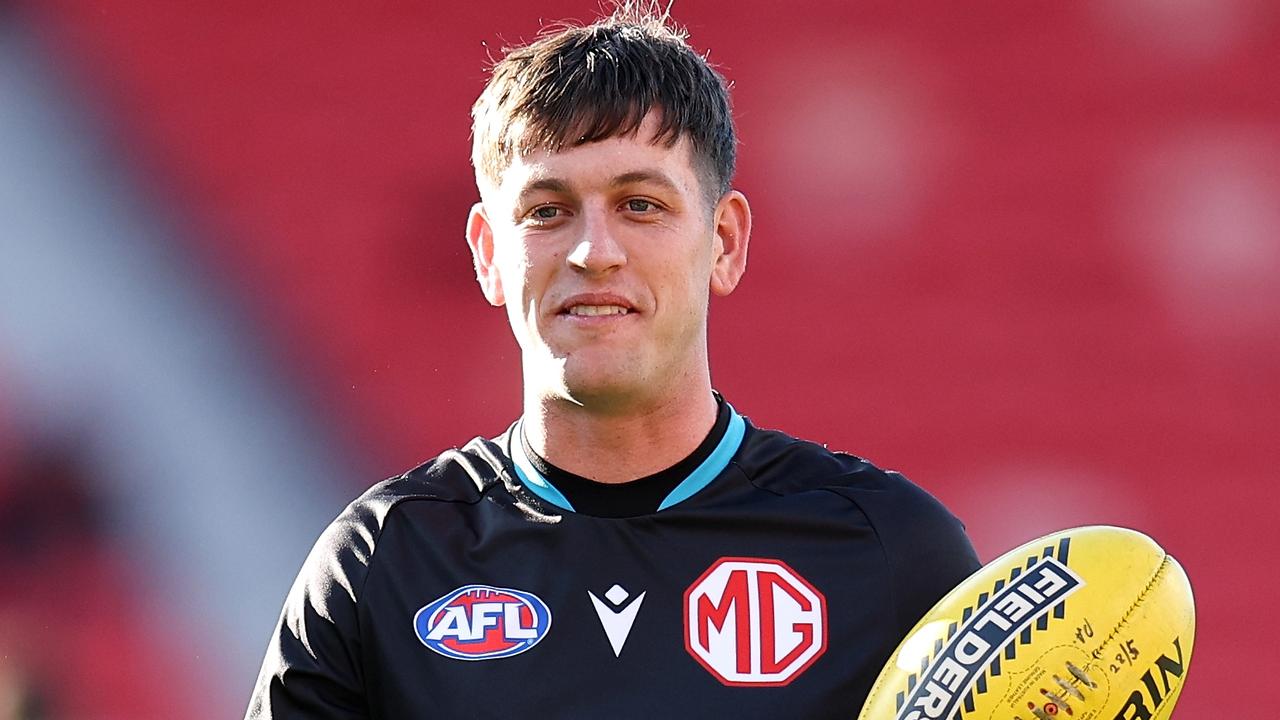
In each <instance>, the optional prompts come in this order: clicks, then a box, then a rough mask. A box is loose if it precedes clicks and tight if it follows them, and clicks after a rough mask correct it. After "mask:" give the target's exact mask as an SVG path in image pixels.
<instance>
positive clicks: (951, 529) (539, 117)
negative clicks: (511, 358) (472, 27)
mask: <svg viewBox="0 0 1280 720" xmlns="http://www.w3.org/2000/svg"><path fill="white" fill-rule="evenodd" d="M474 118H475V124H474V151H473V161H474V164H475V167H476V179H477V184H478V185H479V189H480V195H481V198H482V200H481V202H480V203H478V204H476V206H475V207H474V208H472V210H471V215H470V219H469V221H468V225H467V238H468V242H469V243H470V246H471V249H472V252H473V254H474V258H475V267H476V274H477V277H478V279H479V282H480V285H481V288H482V289H483V291H484V295H485V297H486V298H487V299H488V300H489V302H490V303H492V304H494V305H500V306H505V307H506V308H507V314H508V318H509V320H510V322H511V327H512V330H513V332H514V334H515V336H516V339H517V340H518V341H519V344H520V347H521V351H522V360H523V374H524V414H523V416H522V417H521V418H520V419H519V420H518V421H517V422H516V423H515V424H514V425H513V426H512V427H511V428H510V429H509V430H508V431H507V432H506V433H505V434H503V435H502V436H500V437H498V438H495V439H493V440H486V439H480V438H477V439H476V440H473V441H472V442H471V443H469V444H468V445H467V446H466V447H464V448H462V449H461V450H452V451H449V452H446V453H444V454H443V455H441V456H440V457H438V458H436V459H434V460H432V461H431V462H428V463H427V464H425V465H423V466H421V467H419V468H417V469H414V470H412V471H410V472H408V473H406V474H404V475H403V476H401V477H398V478H394V479H391V480H388V481H386V482H383V483H381V484H379V485H377V486H375V487H374V488H373V489H371V490H370V491H369V492H367V493H365V495H363V496H362V497H361V498H359V499H358V500H356V501H355V502H354V503H352V505H351V506H350V507H348V508H347V510H346V512H344V513H343V514H342V515H341V516H340V517H339V518H338V519H337V520H336V521H334V523H333V524H332V525H331V526H330V527H329V529H328V530H327V531H326V532H325V534H324V535H323V536H322V537H321V539H320V541H319V542H318V543H317V545H316V547H315V550H314V551H313V552H312V554H311V556H310V557H309V558H308V560H307V562H306V565H305V566H304V568H303V570H302V573H301V575H300V576H299V578H298V580H297V582H296V584H295V585H294V588H293V590H292V591H291V593H290V595H289V597H288V600H287V601H286V604H285V608H284V613H283V615H282V617H281V620H280V625H279V627H278V628H277V631H276V633H275V635H274V637H273V639H272V641H271V645H270V647H269V649H268V653H267V657H266V660H265V662H264V665H263V669H262V673H261V675H260V677H259V679H258V684H257V687H256V688H255V690H254V694H253V698H252V700H251V703H250V707H249V711H248V717H249V718H277V719H278V720H282V719H285V718H303V717H306V718H427V717H433V718H434V717H441V718H454V717H510V716H526V717H529V716H532V717H609V718H653V717H762V718H783V717H786V718H792V717H802V718H816V717H843V718H847V717H853V716H855V715H856V714H857V712H858V709H859V708H860V706H861V704H862V702H863V700H864V698H865V696H866V694H867V692H868V690H869V688H870V686H871V683H872V682H873V680H874V679H875V677H876V675H877V673H878V672H879V670H880V668H881V666H882V664H883V663H884V661H885V659H886V658H887V657H888V656H889V654H890V652H891V651H892V650H893V648H894V647H895V646H896V645H897V643H898V642H899V641H900V640H901V639H902V638H903V637H904V635H905V633H906V631H907V630H908V629H909V628H910V627H911V626H912V625H913V624H914V623H915V622H916V620H917V619H918V618H919V617H920V616H921V615H922V614H923V613H924V611H925V610H927V609H928V608H929V607H930V606H931V605H932V604H933V603H934V602H935V601H936V600H937V599H938V598H939V597H941V596H942V595H943V594H944V593H945V592H946V591H947V590H949V589H950V588H951V587H953V586H954V585H955V584H956V583H958V582H959V581H960V580H961V579H963V578H964V577H965V576H966V575H968V573H970V572H971V571H972V570H974V569H976V568H977V567H978V562H977V559H976V557H975V555H974V553H973V550H972V547H971V546H970V544H969V542H968V540H967V539H966V538H965V535H964V532H963V529H962V528H961V526H960V524H959V522H958V521H957V520H956V519H955V518H954V517H952V516H951V515H950V514H949V513H948V512H947V511H946V510H945V509H944V508H943V507H942V506H941V505H940V504H939V503H938V502H937V501H936V500H934V499H933V498H932V497H930V496H929V495H928V494H927V493H925V492H924V491H922V490H921V489H919V488H917V487H916V486H914V485H912V484H911V483H910V482H908V481H907V480H906V479H904V478H903V477H902V476H900V475H897V474H894V473H889V472H884V471H882V470H880V469H878V468H876V467H874V466H872V465H870V464H869V463H867V462H865V461H863V460H860V459H858V458H855V457H852V456H849V455H844V454H841V453H832V452H829V451H827V450H825V449H824V448H822V447H820V446H818V445H814V444H812V443H807V442H803V441H800V440H796V439H794V438H792V437H789V436H787V435H784V434H782V433H780V432H775V431H768V430H761V429H758V428H755V427H754V426H752V425H751V424H750V423H749V422H748V421H747V420H746V419H745V418H744V417H743V416H741V415H739V414H738V413H737V412H736V411H735V410H734V409H733V407H732V406H730V405H729V403H728V402H726V401H725V400H724V399H723V398H721V397H719V396H718V395H716V394H715V393H714V392H713V390H712V385H711V380H710V372H709V369H708V359H707V340H706V338H707V304H708V296H709V294H710V293H716V294H718V295H727V294H729V293H730V292H732V291H733V289H734V287H735V286H736V285H737V283H738V281H739V280H740V279H741V277H742V274H743V271H744V270H745V268H746V259H747V243H748V238H749V236H750V231H751V212H750V209H749V207H748V205H747V200H746V198H745V197H743V195H742V194H741V193H739V192H737V191H735V190H732V189H731V188H730V180H731V178H732V175H733V168H734V157H735V146H736V140H735V136H734V131H733V123H732V119H731V116H730V111H729V103H728V97H727V92H726V90H725V85H724V82H723V80H722V79H721V78H720V76H719V75H718V74H716V73H715V72H714V71H713V70H712V69H711V68H710V67H708V65H707V64H706V62H705V61H704V60H703V59H702V58H701V57H700V56H699V55H698V54H697V53H695V52H694V51H693V50H691V49H690V48H689V46H688V45H686V44H685V42H684V40H683V36H682V35H680V34H678V33H677V32H675V31H673V30H671V29H670V28H669V27H668V26H667V24H666V20H665V18H660V17H653V16H648V15H644V14H642V13H637V12H635V11H621V12H620V13H618V14H616V15H615V16H614V17H612V18H609V19H605V20H602V21H600V22H598V23H596V24H595V25H592V26H590V27H586V28H572V29H566V30H563V31H560V32H557V33H555V34H553V35H547V36H544V37H543V38H542V39H540V40H538V41H537V42H535V43H533V44H531V45H529V46H527V47H524V48H520V49H516V50H514V51H512V52H510V53H509V54H508V55H507V56H506V58H505V59H503V60H502V61H501V62H499V63H498V64H497V65H496V67H495V68H494V71H493V76H492V78H491V80H490V82H489V84H488V86H487V88H486V89H485V91H484V93H483V94H482V95H481V97H480V99H479V100H478V101H477V103H476V106H475V110H474Z"/></svg>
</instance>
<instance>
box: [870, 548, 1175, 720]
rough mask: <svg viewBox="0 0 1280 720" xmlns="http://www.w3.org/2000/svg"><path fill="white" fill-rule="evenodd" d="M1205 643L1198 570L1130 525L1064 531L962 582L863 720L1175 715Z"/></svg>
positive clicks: (923, 627) (893, 667)
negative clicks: (1199, 627) (1199, 638)
mask: <svg viewBox="0 0 1280 720" xmlns="http://www.w3.org/2000/svg"><path fill="white" fill-rule="evenodd" d="M1194 641H1195V605H1194V602H1193V600H1192V596H1191V585H1190V584H1189V583H1188V582H1187V575H1186V573H1185V572H1183V570H1182V566H1180V565H1179V564H1178V563H1177V561H1175V560H1174V559H1173V558H1172V557H1171V556H1170V555H1169V554H1168V553H1166V552H1165V551H1164V550H1163V549H1162V548H1161V547H1160V546H1159V545H1157V544H1156V543H1155V542H1154V541H1153V540H1152V539H1151V538H1149V537H1147V536H1146V535H1143V534H1142V533H1139V532H1136V531H1133V530H1127V529H1125V528H1118V527H1109V526H1101V525H1099V526H1090V527H1082V528H1074V529H1071V530H1063V531H1062V532H1057V533H1053V534H1052V535H1046V536H1045V537H1042V538H1040V539H1038V540H1033V541H1031V542H1029V543H1027V544H1026V545H1023V546H1021V547H1019V548H1017V549H1015V550H1012V551H1010V552H1008V553H1005V554H1004V555H1003V556H1001V557H1000V558H998V559H997V560H995V561H993V562H991V563H990V564H988V565H986V566H985V567H983V568H982V569H981V570H979V571H978V572H976V573H974V574H973V575H972V576H970V577H969V578H968V579H967V580H965V581H964V582H962V583H960V585H959V586H958V587H956V589H954V590H952V591H951V592H950V593H948V594H947V596H946V597H944V598H943V599H942V600H940V601H939V602H938V604H937V605H935V606H934V607H933V609H932V610H930V611H929V612H928V613H927V614H926V615H925V616H924V618H923V619H921V620H920V622H919V623H917V624H916V626H915V627H914V628H912V630H911V632H910V633H908V634H907V637H906V639H905V640H903V641H902V644H901V645H899V646H898V649H897V650H895V651H894V653H893V656H892V657H890V658H889V662H888V663H887V664H886V665H885V668H884V670H882V671H881V672H880V677H879V678H878V679H877V680H876V683H875V685H874V686H872V689H871V694H870V695H869V696H868V698H867V703H866V705H865V706H863V709H862V713H861V714H860V715H859V716H858V718H859V720H1049V719H1050V718H1052V719H1053V720H1068V719H1069V720H1165V719H1166V718H1168V717H1169V716H1170V715H1171V714H1172V713H1173V706H1174V704H1175V703H1176V702H1177V700H1178V695H1179V693H1181V691H1182V685H1183V682H1184V681H1185V680H1186V676H1187V667H1188V664H1189V662H1190V660H1191V647H1192V644H1193V643H1194Z"/></svg>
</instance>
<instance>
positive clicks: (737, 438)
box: [507, 405, 747, 512]
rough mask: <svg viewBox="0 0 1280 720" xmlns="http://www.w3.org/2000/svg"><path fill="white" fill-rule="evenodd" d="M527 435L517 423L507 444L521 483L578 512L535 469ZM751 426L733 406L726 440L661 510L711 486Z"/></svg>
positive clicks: (668, 499) (678, 486)
mask: <svg viewBox="0 0 1280 720" xmlns="http://www.w3.org/2000/svg"><path fill="white" fill-rule="evenodd" d="M523 432H524V421H523V420H521V421H520V422H518V423H516V427H515V428H514V429H513V430H512V431H511V435H510V437H509V438H508V440H507V447H508V452H507V454H508V455H509V456H510V457H511V462H512V464H513V465H515V469H516V474H517V475H519V476H520V482H522V483H524V486H525V487H527V488H529V491H530V492H532V493H533V494H534V495H537V496H538V497H539V498H542V499H543V500H545V501H546V502H549V503H551V504H552V505H555V506H556V507H558V508H560V509H561V510H568V511H569V512H577V511H576V510H574V509H573V505H572V504H571V503H570V502H569V499H568V498H566V497H565V496H564V495H563V494H562V493H561V492H560V491H559V490H557V489H556V486H555V485H552V484H551V481H549V480H547V479H546V478H545V477H543V475H542V473H540V472H538V469H537V468H536V467H534V465H533V463H532V462H530V460H529V456H528V455H526V454H525V452H524V443H523V442H521V440H520V438H521V437H522V433H523ZM746 432H747V423H746V421H745V420H743V419H742V416H741V415H739V414H738V412H737V411H736V410H734V409H733V406H732V405H730V406H729V427H728V428H726V429H725V431H724V437H722V438H720V442H719V444H717V445H716V448H715V450H712V451H711V454H710V455H708V456H707V459H706V460H703V461H702V464H701V465H699V466H698V467H697V468H695V469H694V471H693V472H691V473H689V476H688V477H686V478H685V479H684V480H681V481H680V484H679V485H676V486H675V489H673V490H672V491H671V492H670V493H668V494H667V496H666V497H665V498H663V500H662V503H661V504H660V505H658V510H659V511H662V510H666V509H667V508H669V507H672V506H674V505H678V504H679V503H682V502H684V501H685V500H688V499H689V498H691V497H693V496H694V495H695V494H696V493H697V492H698V491H699V490H701V489H703V488H704V487H706V486H708V485H710V484H711V481H712V480H715V479H716V476H718V475H719V474H720V473H721V472H723V471H724V469H725V468H726V467H729V461H730V460H732V459H733V456H734V455H735V454H737V452H738V448H740V447H742V438H743V437H745V436H746Z"/></svg>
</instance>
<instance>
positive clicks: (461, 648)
mask: <svg viewBox="0 0 1280 720" xmlns="http://www.w3.org/2000/svg"><path fill="white" fill-rule="evenodd" d="M550 629H551V610H550V609H549V608H548V607H547V604H546V603H544V602H542V599H541V598H539V597H538V596H537V595H534V594H533V593H527V592H524V591H522V590H512V589H511V588H500V587H493V586H492V585H466V586H463V587H460V588H458V589H457V590H454V591H453V592H450V593H448V594H446V595H444V596H443V597H440V598H438V599H436V600H434V601H432V602H431V603H430V604H428V605H424V606H423V607H422V609H420V610H418V612H417V613H416V614H415V615H414V616H413V631H414V633H416V634H417V636H418V639H419V640H421V641H422V644H423V645H426V646H427V647H428V648H430V649H432V650H434V651H435V652H438V653H440V654H441V655H444V656H445V657H448V658H453V659H455V660H495V659H497V658H505V657H511V656H512V655H519V654H520V653H522V652H524V651H526V650H528V649H529V648H531V647H533V646H534V645H537V644H538V642H539V641H541V640H542V638H544V637H546V636H547V631H548V630H550Z"/></svg>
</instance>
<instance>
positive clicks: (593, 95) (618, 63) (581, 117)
mask: <svg viewBox="0 0 1280 720" xmlns="http://www.w3.org/2000/svg"><path fill="white" fill-rule="evenodd" d="M686 37H687V34H686V33H685V31H684V30H683V29H682V28H679V27H677V26H675V25H674V24H673V22H672V21H671V18H670V15H669V13H668V12H667V11H665V10H662V9H661V8H659V7H658V6H657V4H656V3H655V2H652V1H649V2H622V3H619V4H618V5H617V6H616V7H615V10H614V12H613V14H612V15H610V16H609V17H606V18H602V19H600V20H597V21H596V22H594V23H592V24H591V25H587V26H570V25H563V24H562V25H559V26H557V27H555V28H550V29H548V30H544V32H543V35H542V37H540V38H539V39H538V40H536V41H534V42H532V43H530V44H528V45H525V46H522V47H516V48H509V49H507V50H506V51H505V52H506V55H505V57H503V58H502V59H501V60H499V61H498V62H497V63H495V64H494V66H493V70H492V75H491V77H490V78H489V83H488V85H486V86H485V89H484V92H483V93H481V95H480V97H479V99H477V100H476V103H475V105H474V107H473V108H472V110H471V116H472V143H473V144H472V152H471V162H472V164H473V165H474V166H475V170H476V174H477V176H483V177H485V178H487V179H489V180H491V181H493V182H494V183H495V184H496V183H498V182H499V181H500V179H501V176H502V173H503V172H505V171H506V169H507V168H508V167H509V166H510V164H511V161H512V159H514V158H515V157H516V156H517V155H519V154H524V153H528V152H531V151H534V150H546V151H549V152H556V151H558V150H560V149H562V148H564V147H566V146H568V147H573V146H577V145H583V144H586V143H590V142H596V141H599V140H605V139H607V138H611V137H615V136H619V135H634V134H635V133H636V132H637V131H638V130H639V128H640V125H641V123H642V122H643V121H644V119H645V117H646V116H647V115H648V114H649V113H650V112H652V111H658V112H659V114H660V117H659V120H660V126H659V127H658V130H657V135H656V137H655V138H654V140H655V142H664V143H665V144H666V145H667V146H668V147H671V146H674V145H675V144H676V143H677V142H679V141H680V138H681V137H686V138H688V139H689V143H690V146H691V147H692V152H693V162H694V167H695V169H696V170H698V171H699V174H700V175H701V177H702V178H703V184H704V185H705V190H706V191H707V192H708V194H709V195H712V194H713V195H712V204H714V201H715V200H716V199H718V198H719V197H720V196H721V195H723V194H724V193H725V192H727V191H728V190H729V184H730V182H731V181H732V179H733V172H734V165H735V163H736V160H737V144H738V141H737V135H736V133H735V132H734V127H733V116H732V113H731V111H730V108H729V90H728V86H727V85H726V83H725V80H724V78H723V77H722V76H721V75H720V73H718V72H716V70H714V69H713V68H712V67H711V66H710V65H709V64H708V62H707V60H706V58H705V57H704V56H701V55H699V54H698V53H696V52H694V50H693V48H691V47H689V45H688V43H687V42H685V38H686Z"/></svg>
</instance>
